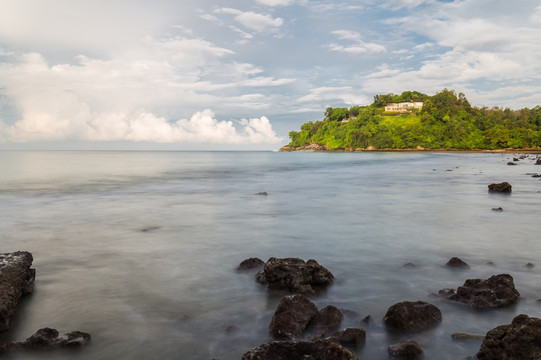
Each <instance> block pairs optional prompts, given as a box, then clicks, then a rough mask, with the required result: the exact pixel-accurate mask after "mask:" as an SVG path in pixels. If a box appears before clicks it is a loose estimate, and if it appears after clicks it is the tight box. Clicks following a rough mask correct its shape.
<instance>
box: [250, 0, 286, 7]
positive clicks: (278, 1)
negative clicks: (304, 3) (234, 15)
mask: <svg viewBox="0 0 541 360" xmlns="http://www.w3.org/2000/svg"><path fill="white" fill-rule="evenodd" d="M256 2H258V3H260V4H263V5H267V6H288V5H291V4H293V3H294V2H295V1H294V0H256Z"/></svg>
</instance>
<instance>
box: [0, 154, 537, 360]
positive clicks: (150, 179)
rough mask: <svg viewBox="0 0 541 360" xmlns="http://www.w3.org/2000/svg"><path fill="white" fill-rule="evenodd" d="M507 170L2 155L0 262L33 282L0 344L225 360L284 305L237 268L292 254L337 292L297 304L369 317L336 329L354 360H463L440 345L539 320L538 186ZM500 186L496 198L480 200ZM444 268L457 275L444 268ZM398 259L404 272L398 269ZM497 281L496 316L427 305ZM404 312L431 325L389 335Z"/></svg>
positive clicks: (405, 163)
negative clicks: (391, 354)
mask: <svg viewBox="0 0 541 360" xmlns="http://www.w3.org/2000/svg"><path fill="white" fill-rule="evenodd" d="M510 157H512V155H509V154H460V153H280V152H270V151H269V152H180V151H179V152H175V151H171V152H152V151H147V152H137V151H133V152H121V151H116V152H106V151H80V152H77V151H74V152H70V151H40V152H32V151H13V152H11V151H2V152H0V164H2V172H1V173H0V202H1V204H2V206H1V207H0V244H1V247H0V252H13V251H17V250H21V251H29V252H31V253H32V254H33V256H34V268H35V269H36V273H37V274H36V283H35V290H34V293H33V294H31V295H29V296H26V297H24V299H23V301H22V302H21V304H20V308H19V309H18V311H17V313H16V315H15V318H14V319H13V329H12V330H10V331H9V332H7V333H4V334H1V335H0V341H11V340H24V339H26V338H27V337H29V336H30V335H31V334H33V333H34V332H35V331H36V330H38V329H40V328H43V327H52V328H56V329H58V330H59V331H60V332H69V331H72V330H81V331H86V332H89V333H90V334H91V335H92V344H90V345H89V346H88V347H85V348H84V349H81V350H80V351H76V352H62V351H58V352H54V353H51V354H48V355H47V357H48V358H51V359H130V360H131V359H194V360H211V359H220V360H233V359H240V358H241V357H242V354H244V353H245V352H246V351H248V350H250V349H251V348H253V347H255V346H257V345H260V344H262V343H266V342H268V341H270V338H269V334H268V325H269V323H270V320H271V317H272V314H273V312H274V310H275V308H276V306H277V304H278V302H279V301H280V299H281V297H282V296H283V295H284V294H282V293H269V292H267V291H266V290H265V288H264V287H262V286H261V285H259V284H258V283H256V282H255V280H254V276H253V273H238V272H236V271H235V269H236V267H237V266H238V264H239V263H240V262H241V261H243V260H244V259H246V258H250V257H259V258H261V259H263V260H265V261H266V260H267V259H268V258H270V257H299V258H302V259H305V260H308V259H315V260H317V261H318V262H319V263H320V264H321V265H323V266H325V267H326V268H327V269H329V270H330V271H331V272H332V273H333V274H334V276H335V278H336V281H335V283H334V284H333V285H332V286H330V287H329V288H328V289H327V290H326V291H324V292H322V293H320V294H318V295H313V296H310V297H309V298H310V300H311V301H313V302H314V303H315V304H316V305H317V306H318V307H319V308H322V307H325V306H327V305H335V306H336V307H338V308H341V309H347V310H352V311H355V312H357V313H358V314H359V317H360V318H361V319H362V318H364V317H365V316H368V315H370V319H371V321H370V323H369V324H365V323H361V321H360V320H359V318H349V317H346V318H345V319H344V322H343V323H342V327H343V328H345V327H363V328H364V329H366V331H367V340H366V344H365V345H364V347H363V348H362V349H360V350H359V351H357V354H358V356H359V358H361V359H387V357H388V355H387V346H388V345H389V344H393V343H396V342H400V341H406V340H409V339H414V340H416V341H417V342H418V343H419V344H420V345H421V347H423V349H424V351H425V354H426V358H428V359H463V358H465V357H467V356H470V355H474V354H475V353H476V352H477V350H478V349H479V347H480V344H481V341H480V340H471V341H455V340H452V339H451V334H452V333H454V332H467V333H472V334H485V333H486V332H487V331H488V330H490V329H492V328H494V327H496V326H498V325H501V324H507V323H510V322H511V320H512V319H513V318H514V317H515V316H516V315H518V314H522V313H524V314H528V315H530V316H535V317H541V303H540V302H538V301H537V300H538V299H539V298H541V261H540V260H539V254H540V253H541V241H540V237H539V234H540V230H541V225H540V224H541V223H540V221H539V209H540V204H541V181H540V180H539V179H538V178H532V177H531V176H530V175H527V174H528V173H535V172H541V166H536V165H534V161H533V160H532V159H524V160H521V161H519V162H518V165H517V166H507V165H506V164H507V162H508V161H510V159H509V158H510ZM502 181H507V182H509V183H511V185H512V186H513V192H512V194H511V195H504V194H493V193H489V192H488V188H487V185H488V184H491V183H495V182H502ZM261 192H266V193H267V195H260V194H258V193H261ZM497 207H502V208H503V211H501V212H495V211H492V210H491V209H492V208H497ZM453 256H458V257H460V258H461V259H463V260H464V261H465V262H467V263H468V264H469V265H470V266H471V269H469V270H463V271H452V270H450V269H448V268H446V267H445V266H444V264H445V263H446V262H447V261H448V260H449V259H450V258H451V257H453ZM488 261H492V262H493V263H495V266H488V265H487V264H486V263H487V262H488ZM410 262H411V263H414V264H415V265H417V267H416V268H414V269H406V268H404V267H403V265H404V264H405V263H410ZM527 263H532V264H534V265H536V266H535V267H533V268H528V267H526V266H525V265H526V264H527ZM501 273H508V274H511V275H512V276H513V278H514V281H515V285H516V287H517V289H518V291H519V292H520V294H521V298H520V300H519V301H518V303H517V304H516V305H513V306H511V307H508V308H502V309H494V310H487V311H475V310H473V309H470V308H468V307H466V306H463V305H459V304H455V303H451V302H448V301H445V300H442V299H435V298H433V297H431V296H430V294H431V293H435V292H437V291H438V290H440V289H443V288H455V289H456V288H457V287H458V286H460V285H462V284H463V283H464V281H465V280H466V279H469V278H483V279H486V278H488V277H490V276H491V275H494V274H501ZM404 300H411V301H413V300H423V301H428V302H430V303H432V304H434V305H436V306H437V307H438V308H440V310H441V311H442V314H443V320H442V322H441V324H440V325H438V326H436V327H434V328H432V329H429V330H426V331H422V332H419V333H415V334H403V335H400V334H396V333H392V332H389V331H387V330H386V328H385V326H384V325H383V321H382V319H383V316H384V314H385V312H386V311H387V309H388V308H389V307H390V306H391V305H393V304H395V303H397V302H400V301H404ZM5 358H6V359H40V358H42V354H39V353H30V354H28V353H17V352H12V353H11V354H9V355H6V356H5Z"/></svg>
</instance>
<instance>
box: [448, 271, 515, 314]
mask: <svg viewBox="0 0 541 360" xmlns="http://www.w3.org/2000/svg"><path fill="white" fill-rule="evenodd" d="M438 294H439V295H440V296H441V297H445V298H447V299H449V300H453V301H458V302H462V303H465V304H468V305H470V306H472V307H474V308H476V309H489V308H497V307H503V306H508V305H511V304H513V303H515V302H516V301H517V299H518V297H519V296H520V294H519V292H518V291H517V289H515V284H514V283H513V277H512V276H511V275H509V274H500V275H494V276H491V277H490V278H489V279H487V280H481V279H468V280H466V281H465V282H464V285H462V286H460V287H459V288H458V289H457V290H456V291H454V290H452V289H443V290H440V291H439V293H438Z"/></svg>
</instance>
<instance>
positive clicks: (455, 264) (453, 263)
mask: <svg viewBox="0 0 541 360" xmlns="http://www.w3.org/2000/svg"><path fill="white" fill-rule="evenodd" d="M445 266H447V267H450V268H454V269H469V268H470V265H468V264H466V263H465V262H464V261H462V260H461V259H460V258H457V257H452V258H451V259H449V261H448V262H447V264H445Z"/></svg>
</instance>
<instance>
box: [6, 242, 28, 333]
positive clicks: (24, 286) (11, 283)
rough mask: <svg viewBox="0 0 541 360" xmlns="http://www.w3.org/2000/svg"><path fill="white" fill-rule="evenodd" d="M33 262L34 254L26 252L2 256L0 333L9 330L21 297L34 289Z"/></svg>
mask: <svg viewBox="0 0 541 360" xmlns="http://www.w3.org/2000/svg"><path fill="white" fill-rule="evenodd" d="M32 261H33V258H32V254H30V253H29V252H26V251H18V252H14V253H7V254H0V332H3V331H6V330H8V329H9V323H10V320H11V317H12V315H13V314H14V313H15V310H16V308H17V304H18V303H19V299H20V298H21V296H22V295H24V294H28V293H31V292H32V290H33V289H34V280H35V277H36V271H35V270H34V269H31V268H30V267H31V266H32Z"/></svg>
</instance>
